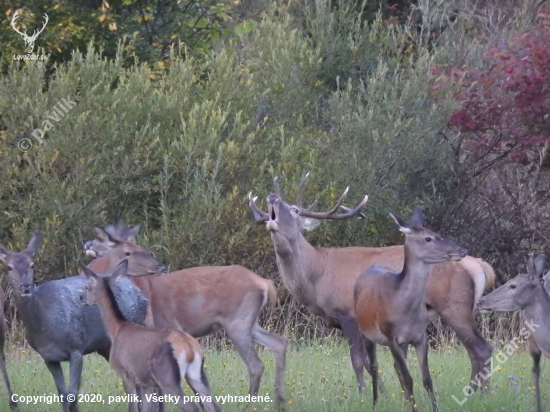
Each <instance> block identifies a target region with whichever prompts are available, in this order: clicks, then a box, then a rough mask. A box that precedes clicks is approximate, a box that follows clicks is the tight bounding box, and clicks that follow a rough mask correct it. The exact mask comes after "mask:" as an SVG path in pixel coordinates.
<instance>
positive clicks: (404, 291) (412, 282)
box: [399, 243, 430, 308]
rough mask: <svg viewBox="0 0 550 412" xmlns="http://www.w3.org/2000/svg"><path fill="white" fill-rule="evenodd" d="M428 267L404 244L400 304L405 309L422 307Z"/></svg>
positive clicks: (428, 272)
mask: <svg viewBox="0 0 550 412" xmlns="http://www.w3.org/2000/svg"><path fill="white" fill-rule="evenodd" d="M429 274H430V265H429V264H428V263H425V262H424V261H422V260H421V259H419V258H418V257H417V256H416V255H415V254H414V253H413V251H412V250H411V249H410V247H409V246H408V245H407V243H405V264H404V266H403V271H402V272H401V285H400V289H399V293H400V299H399V300H400V302H401V303H402V304H403V305H405V307H407V308H412V307H415V306H419V307H420V306H424V297H425V295H426V289H427V287H428V275H429Z"/></svg>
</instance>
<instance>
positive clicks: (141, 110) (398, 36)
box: [0, 7, 454, 330]
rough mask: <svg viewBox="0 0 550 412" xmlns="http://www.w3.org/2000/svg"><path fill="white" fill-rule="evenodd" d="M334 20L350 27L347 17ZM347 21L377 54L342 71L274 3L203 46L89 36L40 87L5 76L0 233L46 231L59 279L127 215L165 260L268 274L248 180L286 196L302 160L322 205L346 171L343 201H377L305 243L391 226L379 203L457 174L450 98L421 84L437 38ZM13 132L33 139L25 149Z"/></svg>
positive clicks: (269, 261)
mask: <svg viewBox="0 0 550 412" xmlns="http://www.w3.org/2000/svg"><path fill="white" fill-rule="evenodd" d="M325 12H326V11H325ZM323 18H324V17H323ZM310 24H311V25H314V22H310ZM339 24H343V23H339ZM316 27H317V30H321V26H320V25H319V24H317V25H316ZM326 29H327V30H333V29H334V28H329V27H327V28H326ZM335 30H336V31H337V32H339V33H342V36H345V30H346V27H340V28H337V29H335ZM353 30H354V31H355V33H354V37H355V39H356V41H357V42H358V44H363V45H364V48H363V49H362V50H367V49H370V51H369V54H368V59H369V60H370V61H372V67H371V68H370V69H369V70H366V71H361V73H360V74H358V75H355V74H353V73H351V74H349V75H348V76H347V77H346V78H344V77H341V78H340V79H336V78H335V79H334V81H329V80H328V79H329V78H330V73H331V72H332V70H333V69H332V67H334V63H333V62H330V61H329V60H328V59H329V58H330V54H327V52H326V50H327V45H326V42H328V41H332V40H331V38H330V36H321V37H316V38H315V39H314V38H312V37H308V36H305V35H304V32H303V31H302V30H301V29H300V28H299V27H296V23H295V21H294V20H293V19H292V17H291V15H290V14H289V13H288V12H287V10H286V9H285V8H283V7H278V8H275V7H273V8H271V9H270V10H269V11H268V12H267V13H266V14H265V16H264V17H263V18H262V20H261V22H260V23H259V24H258V25H257V26H256V27H254V28H253V30H252V31H251V32H250V33H249V34H244V35H242V37H239V38H236V39H233V40H228V41H226V42H224V44H223V45H222V47H220V49H219V50H218V51H217V52H216V53H213V54H212V55H208V56H206V57H204V59H201V60H197V59H194V58H191V57H189V58H186V59H183V58H181V57H178V56H171V58H170V60H169V61H168V62H167V64H166V65H165V66H164V67H163V66H155V68H154V69H153V68H152V67H150V66H148V65H147V64H144V63H138V64H135V65H133V66H131V67H126V66H125V64H124V62H125V55H124V51H123V50H119V52H118V55H117V57H116V58H115V59H113V60H107V59H105V58H104V57H102V56H101V54H100V53H99V51H98V50H96V49H94V48H93V47H90V48H89V49H88V51H87V53H84V54H83V53H79V52H76V53H74V55H73V56H72V58H71V60H70V61H69V62H67V63H65V64H60V65H58V66H56V68H55V71H54V74H53V76H52V77H51V79H50V81H49V83H48V85H47V87H45V84H44V82H43V79H44V76H45V74H46V72H47V70H48V68H47V67H46V66H45V65H44V64H43V63H29V64H27V65H26V66H25V67H24V69H23V70H17V69H15V68H13V69H12V70H11V71H10V72H9V73H8V74H7V75H6V76H3V77H2V78H1V79H0V94H1V95H2V97H3V98H2V99H1V100H0V116H1V117H0V118H1V123H0V129H1V130H2V139H3V144H2V146H0V147H1V148H0V162H1V164H2V168H1V169H0V179H2V181H4V182H6V184H4V185H2V187H1V188H0V211H1V213H2V216H3V219H1V220H0V243H1V244H4V245H5V246H8V247H11V248H13V249H20V248H22V247H24V245H25V242H26V241H27V240H28V236H29V233H30V231H31V230H32V229H36V228H40V229H41V231H42V232H43V237H44V247H43V248H42V250H41V251H40V253H39V254H38V257H37V258H38V259H39V263H40V265H39V268H40V269H39V270H38V271H37V272H38V276H39V279H40V280H43V279H51V278H56V277H62V276H65V274H66V273H74V271H75V270H76V267H77V262H78V261H80V260H81V259H82V246H81V245H82V243H83V241H84V240H86V239H89V238H90V237H92V230H91V228H92V226H93V225H104V224H106V223H110V222H112V221H114V220H116V219H119V218H125V219H126V220H127V221H129V222H130V223H138V222H140V223H142V224H143V231H142V236H141V237H140V239H139V241H140V242H141V243H143V244H145V245H147V246H149V247H151V248H154V249H155V252H156V253H157V255H158V256H159V257H160V258H161V259H162V260H163V261H164V262H165V263H167V264H169V265H170V268H171V269H177V268H182V267H189V266H196V265H205V264H230V263H234V264H244V265H246V266H248V267H250V268H252V269H253V270H256V271H258V272H259V273H260V274H262V275H264V276H266V277H274V276H275V275H276V267H275V265H274V253H273V247H272V245H271V242H270V239H269V236H268V234H267V233H266V231H265V228H263V227H260V226H257V225H256V224H255V223H254V222H253V221H252V219H250V213H249V210H248V207H247V205H246V199H247V195H248V192H249V191H251V190H252V191H253V192H254V193H256V194H258V195H259V196H260V199H262V198H263V197H264V196H265V195H267V194H268V188H269V187H270V180H271V179H272V177H273V176H275V175H278V176H279V177H280V181H281V188H282V190H283V196H284V197H286V198H289V199H293V196H294V193H295V189H296V186H297V183H298V181H299V178H300V176H301V175H302V174H303V173H304V172H306V171H309V172H311V173H312V178H311V181H310V182H309V183H308V187H307V190H306V196H307V197H311V198H314V197H317V196H318V195H319V196H320V205H319V208H320V209H321V208H325V207H328V206H331V205H332V204H333V203H334V201H335V200H336V199H337V197H338V196H339V194H340V193H341V191H342V190H343V189H344V188H345V186H347V185H350V186H351V191H350V198H349V200H348V202H349V203H353V202H355V201H357V200H358V199H360V198H361V197H362V196H363V195H364V194H365V193H368V194H369V196H370V199H371V200H370V202H369V205H368V207H367V215H368V218H367V221H366V222H361V221H357V220H354V221H348V222H342V223H335V222H332V223H330V224H329V223H327V224H325V225H323V226H322V227H321V228H320V229H319V230H318V231H317V232H315V233H312V234H309V235H308V237H309V238H310V239H311V241H312V242H313V243H314V244H317V245H327V246H344V245H346V244H355V245H383V244H389V243H394V242H395V241H400V238H399V237H397V235H396V233H397V232H396V231H395V229H394V227H393V224H392V223H391V222H390V221H389V220H388V219H387V208H388V207H391V208H392V209H394V210H396V211H397V212H401V211H404V210H406V212H405V213H409V211H410V208H411V206H412V205H413V204H418V203H420V202H423V201H424V202H425V203H426V204H427V205H428V209H431V208H432V205H434V204H435V202H436V201H437V198H438V197H439V196H441V192H442V191H446V190H448V189H447V187H452V180H453V173H452V169H451V168H450V164H451V163H450V162H449V161H447V159H448V157H449V156H450V155H452V153H451V152H449V147H448V146H447V145H446V144H445V142H444V141H443V140H442V138H441V135H440V134H438V130H439V129H440V128H441V127H442V126H443V125H444V124H445V117H446V115H447V114H448V113H449V111H450V110H451V107H452V106H453V104H454V102H452V101H451V99H448V100H444V101H442V102H440V103H439V104H438V105H437V104H436V103H435V101H434V100H433V98H432V97H431V95H430V89H429V85H430V84H432V83H433V82H434V80H435V77H434V76H433V75H432V74H431V73H430V71H429V70H428V67H429V66H430V64H431V62H432V60H433V59H434V58H435V57H437V52H436V53H434V52H430V51H429V50H428V48H427V47H425V48H420V49H419V50H417V51H415V52H414V55H412V54H411V55H409V57H407V58H406V59H404V60H402V59H400V58H396V52H395V50H393V49H391V48H390V47H389V45H390V44H391V42H392V41H397V42H398V43H399V42H404V41H405V40H406V38H407V37H408V36H409V34H407V32H405V31H402V30H396V29H395V28H394V27H389V26H385V25H383V24H382V23H381V22H380V21H376V22H375V23H373V24H372V25H366V24H362V25H360V26H356V27H355V28H354V29H353ZM372 39H382V41H373V40H372ZM323 42H325V43H323ZM340 46H341V47H342V53H343V55H351V54H353V53H356V52H357V51H356V50H355V49H354V45H353V44H352V43H349V42H348V43H345V42H342V43H340ZM67 97H69V98H71V99H75V100H76V101H77V104H76V106H75V107H74V108H72V109H71V110H70V111H69V112H68V113H67V114H66V115H65V116H63V118H62V119H61V120H60V121H59V122H56V123H55V124H53V127H52V128H51V129H50V130H49V131H47V132H46V133H45V136H44V138H43V139H44V143H43V144H38V142H37V141H36V139H35V138H34V137H32V135H31V133H32V132H33V130H34V129H35V128H37V127H42V124H43V121H44V120H45V119H47V118H48V115H49V114H51V110H52V109H53V107H54V106H55V105H56V104H57V103H58V102H59V101H60V100H61V99H63V98H67ZM22 138H28V139H31V141H32V143H33V144H34V147H33V148H32V149H31V150H30V151H28V152H26V153H22V152H21V151H20V150H18V148H17V145H18V142H19V141H20V140H21V139H22ZM260 204H263V202H261V201H260ZM280 293H281V296H283V298H284V299H285V302H289V300H288V299H287V297H288V296H287V294H286V292H284V289H281V292H280ZM295 309H296V307H295V306H293V305H292V302H291V301H290V303H289V304H288V305H285V306H283V307H282V308H280V309H279V310H280V311H281V313H282V312H283V311H284V313H285V319H287V320H288V319H294V320H293V321H292V322H295V324H296V325H298V324H304V321H307V322H309V319H310V318H309V315H307V316H306V317H305V318H304V315H301V314H300V312H298V311H296V310H295ZM285 324H286V325H287V326H289V327H290V326H293V324H292V325H291V324H290V321H289V322H285ZM300 330H302V329H300Z"/></svg>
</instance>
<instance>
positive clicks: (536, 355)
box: [529, 336, 542, 412]
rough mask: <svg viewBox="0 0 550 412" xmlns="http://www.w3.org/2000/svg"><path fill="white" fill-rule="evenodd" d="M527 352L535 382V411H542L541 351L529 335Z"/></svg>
mask: <svg viewBox="0 0 550 412" xmlns="http://www.w3.org/2000/svg"><path fill="white" fill-rule="evenodd" d="M529 352H530V353H531V357H532V358H533V382H534V383H535V399H536V402H537V406H536V408H535V412H542V407H541V403H540V356H541V351H540V348H539V346H538V345H537V344H536V343H535V340H534V339H533V338H532V337H531V336H530V337H529Z"/></svg>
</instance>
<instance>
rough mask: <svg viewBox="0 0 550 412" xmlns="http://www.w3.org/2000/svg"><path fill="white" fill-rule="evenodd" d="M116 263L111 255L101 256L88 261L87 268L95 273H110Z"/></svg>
mask: <svg viewBox="0 0 550 412" xmlns="http://www.w3.org/2000/svg"><path fill="white" fill-rule="evenodd" d="M115 267H116V265H113V262H112V259H111V257H110V256H100V257H97V258H95V259H94V260H92V261H91V262H90V263H88V266H87V268H88V269H90V270H91V271H92V272H94V273H108V272H109V271H111V270H112V269H114V268H115Z"/></svg>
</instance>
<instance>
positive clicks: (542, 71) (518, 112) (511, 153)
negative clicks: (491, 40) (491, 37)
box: [435, 25, 550, 164]
mask: <svg viewBox="0 0 550 412" xmlns="http://www.w3.org/2000/svg"><path fill="white" fill-rule="evenodd" d="M484 63H485V64H484V67H486V68H485V69H483V70H470V71H466V72H462V71H461V70H459V69H457V68H453V69H452V70H449V69H448V68H447V69H446V70H443V72H446V73H447V76H448V77H450V78H457V77H461V76H464V80H463V82H462V84H461V87H460V89H459V90H458V92H457V93H456V95H455V97H456V99H457V100H458V101H459V102H460V103H461V109H460V110H458V111H457V112H455V113H454V114H452V115H451V116H450V117H449V123H450V125H451V127H454V128H456V129H458V130H459V131H460V132H461V133H463V134H464V135H465V136H466V138H467V142H468V144H467V145H466V147H467V149H469V150H471V151H483V152H484V153H487V154H494V155H496V156H497V157H501V158H505V157H508V158H509V159H510V160H512V161H513V162H516V163H520V164H528V163H530V161H531V160H534V159H537V160H540V159H539V157H540V156H539V153H543V155H544V154H545V153H547V151H546V149H547V148H548V146H550V27H549V26H545V25H539V26H537V27H536V28H535V29H533V30H531V31H529V32H527V33H525V34H523V35H521V36H518V37H515V38H512V39H511V40H510V41H508V42H507V44H504V45H499V46H495V47H492V48H491V49H490V50H489V51H488V53H487V54H486V56H485V57H484ZM435 71H436V73H437V72H441V68H436V69H435ZM436 87H437V86H436Z"/></svg>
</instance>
